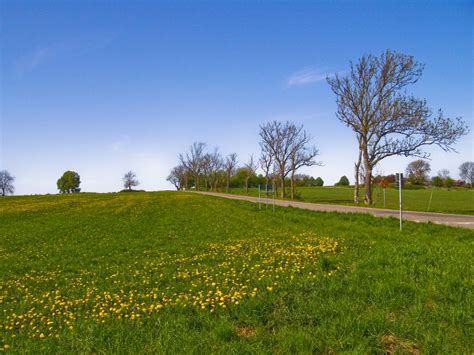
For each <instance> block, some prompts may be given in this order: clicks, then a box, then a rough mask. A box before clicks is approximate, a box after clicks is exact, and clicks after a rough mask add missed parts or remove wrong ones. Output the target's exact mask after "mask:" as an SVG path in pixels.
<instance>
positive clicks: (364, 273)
mask: <svg viewBox="0 0 474 355" xmlns="http://www.w3.org/2000/svg"><path fill="white" fill-rule="evenodd" d="M473 242H474V233H473V232H472V231H470V230H466V229H457V228H450V227H445V226H438V225H433V224H416V223H411V222H406V224H405V229H404V231H403V233H400V232H399V231H398V221H397V220H395V219H382V218H380V219H376V218H373V217H371V216H368V215H359V214H336V213H315V212H311V211H305V210H298V209H294V208H279V207H277V209H276V212H275V213H272V212H270V211H268V212H265V211H258V209H257V206H256V205H255V204H252V203H246V202H241V201H232V200H225V199H220V198H214V197H209V196H202V195H196V194H191V193H174V192H160V193H134V194H79V195H69V196H31V197H8V198H1V199H0V275H1V279H0V315H1V316H0V348H3V349H5V344H6V345H7V347H8V349H7V351H8V352H13V353H24V352H32V353H37V352H42V353H52V352H62V353H71V352H72V353H83V352H87V353H103V352H109V353H118V352H119V353H137V352H140V353H142V352H148V353H209V352H215V353H226V354H229V353H315V352H316V353H319V352H322V353H329V352H338V353H339V352H359V353H368V352H379V353H383V351H392V352H393V351H399V352H402V353H403V352H416V351H421V352H426V353H472V351H473V350H474V344H473V340H472V339H473V338H472V331H473V329H472V322H471V321H472V318H471V317H472V311H473V308H472V299H473V297H472V296H473V295H472V290H473V284H472V280H473V277H472V276H473V275H472V262H471V261H470V260H471V259H472V254H473V244H474V243H473ZM216 297H217V300H216ZM194 302H196V303H194ZM41 334H43V337H41Z"/></svg>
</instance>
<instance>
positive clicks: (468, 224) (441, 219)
mask: <svg viewBox="0 0 474 355" xmlns="http://www.w3.org/2000/svg"><path fill="white" fill-rule="evenodd" d="M196 193H200V194H203V195H209V196H216V197H223V198H228V199H232V200H241V201H249V202H254V203H258V197H253V196H242V195H234V194H225V193H219V192H203V191H197V192H196ZM263 202H264V201H263V198H262V203H263ZM275 205H276V206H283V207H288V206H291V207H296V208H302V209H306V210H312V211H325V212H340V213H368V214H371V215H373V216H376V217H395V218H399V211H397V210H387V209H381V208H369V207H356V206H344V205H326V204H321V203H309V202H298V201H287V200H277V199H275ZM403 219H404V220H410V221H414V222H432V223H436V224H446V225H449V226H453V227H462V228H469V229H474V216H469V215H461V214H447V213H433V212H415V211H403Z"/></svg>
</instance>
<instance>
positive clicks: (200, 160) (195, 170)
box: [179, 142, 206, 190]
mask: <svg viewBox="0 0 474 355" xmlns="http://www.w3.org/2000/svg"><path fill="white" fill-rule="evenodd" d="M205 148H206V144H205V143H203V142H194V143H193V144H192V145H191V148H190V150H189V153H186V154H185V155H183V154H180V155H179V160H180V162H181V165H183V166H184V167H185V168H186V170H188V171H189V173H190V174H191V176H192V177H193V179H194V184H195V188H196V190H199V177H200V176H201V173H202V171H203V165H204V160H205V159H204V156H205V153H204V149H205Z"/></svg>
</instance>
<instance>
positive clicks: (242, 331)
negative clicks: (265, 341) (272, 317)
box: [235, 326, 256, 338]
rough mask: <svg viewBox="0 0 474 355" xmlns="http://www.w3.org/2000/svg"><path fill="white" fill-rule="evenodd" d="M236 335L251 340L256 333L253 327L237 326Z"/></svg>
mask: <svg viewBox="0 0 474 355" xmlns="http://www.w3.org/2000/svg"><path fill="white" fill-rule="evenodd" d="M235 333H236V334H237V335H238V336H239V337H242V338H251V337H253V336H254V335H255V333H256V331H255V329H254V328H251V327H246V326H237V327H236V328H235Z"/></svg>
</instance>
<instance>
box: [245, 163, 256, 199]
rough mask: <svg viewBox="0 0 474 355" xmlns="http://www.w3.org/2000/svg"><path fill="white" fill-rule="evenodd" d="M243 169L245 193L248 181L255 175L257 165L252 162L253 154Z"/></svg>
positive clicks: (247, 190)
mask: <svg viewBox="0 0 474 355" xmlns="http://www.w3.org/2000/svg"><path fill="white" fill-rule="evenodd" d="M244 169H245V193H248V192H249V179H250V178H251V177H252V176H253V175H255V170H257V165H256V164H255V162H254V159H253V154H251V155H250V159H249V161H248V162H247V163H246V164H245V165H244Z"/></svg>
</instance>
